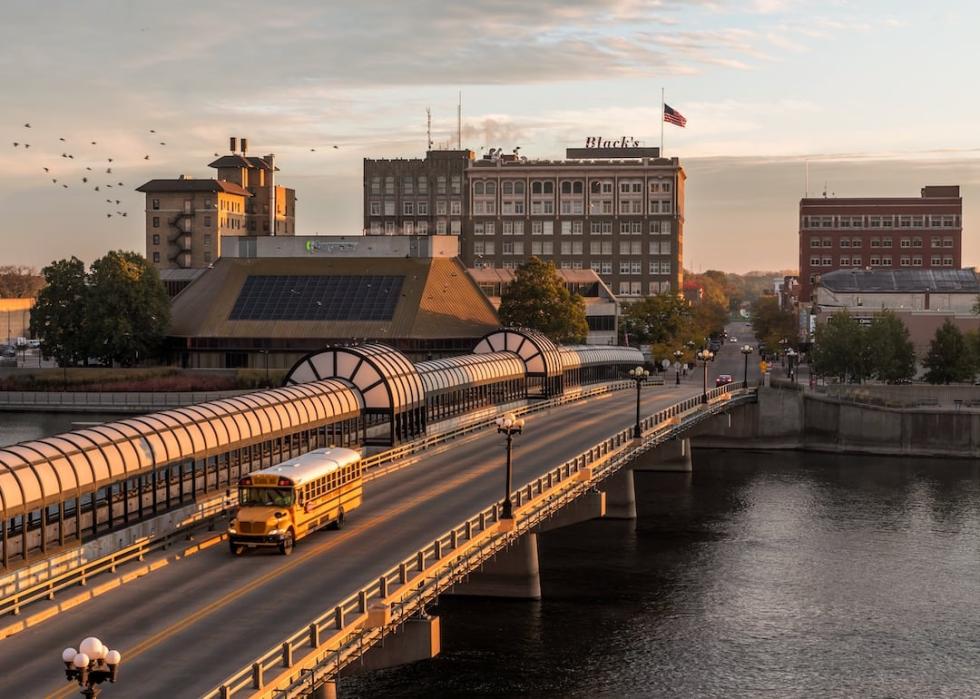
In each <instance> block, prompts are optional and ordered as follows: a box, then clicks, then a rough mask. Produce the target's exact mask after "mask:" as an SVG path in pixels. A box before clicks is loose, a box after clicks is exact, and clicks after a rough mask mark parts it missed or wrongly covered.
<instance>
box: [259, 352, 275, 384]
mask: <svg viewBox="0 0 980 699" xmlns="http://www.w3.org/2000/svg"><path fill="white" fill-rule="evenodd" d="M259 353H260V354H264V355H265V387H266V388H270V387H271V386H272V383H271V382H270V381H269V350H267V349H261V350H259Z"/></svg>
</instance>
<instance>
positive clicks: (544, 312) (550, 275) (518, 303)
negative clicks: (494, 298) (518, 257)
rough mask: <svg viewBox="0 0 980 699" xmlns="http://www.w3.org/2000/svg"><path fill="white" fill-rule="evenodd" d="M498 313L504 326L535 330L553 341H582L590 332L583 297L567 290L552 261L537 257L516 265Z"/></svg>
mask: <svg viewBox="0 0 980 699" xmlns="http://www.w3.org/2000/svg"><path fill="white" fill-rule="evenodd" d="M499 315H500V321H501V322H502V323H503V324H504V325H508V326H512V327H521V328H531V329H534V330H538V331H540V332H542V333H544V334H545V335H547V336H548V337H550V338H551V339H552V340H554V341H555V342H562V343H576V342H585V338H586V336H587V335H588V333H589V326H588V323H587V322H586V320H585V302H584V301H583V300H582V297H581V296H579V295H578V294H572V293H571V292H570V291H569V290H568V288H567V287H566V286H565V282H564V281H563V280H562V278H561V275H559V274H558V270H557V269H556V268H555V265H554V263H552V262H543V261H542V260H540V259H538V258H537V257H532V258H531V259H530V260H528V261H527V262H525V263H524V264H522V265H521V266H520V267H518V268H517V274H516V276H515V277H514V281H512V282H511V283H510V284H508V285H507V288H506V289H505V290H504V292H503V294H502V295H501V297H500V310H499Z"/></svg>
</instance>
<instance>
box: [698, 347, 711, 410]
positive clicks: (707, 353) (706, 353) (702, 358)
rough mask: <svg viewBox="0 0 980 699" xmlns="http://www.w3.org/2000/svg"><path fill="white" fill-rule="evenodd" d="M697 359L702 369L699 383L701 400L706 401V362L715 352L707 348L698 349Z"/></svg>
mask: <svg viewBox="0 0 980 699" xmlns="http://www.w3.org/2000/svg"><path fill="white" fill-rule="evenodd" d="M697 358H698V361H699V362H701V364H702V366H703V369H704V376H703V379H702V384H701V386H702V387H701V402H702V403H705V404H706V403H707V402H708V362H710V361H711V360H712V359H714V358H715V353H714V352H712V351H711V350H709V349H702V350H698V353H697Z"/></svg>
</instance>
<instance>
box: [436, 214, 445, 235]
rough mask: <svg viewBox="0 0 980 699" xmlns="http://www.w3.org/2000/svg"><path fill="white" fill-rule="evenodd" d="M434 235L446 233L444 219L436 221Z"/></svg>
mask: <svg viewBox="0 0 980 699" xmlns="http://www.w3.org/2000/svg"><path fill="white" fill-rule="evenodd" d="M436 235H446V219H443V218H441V219H439V220H438V221H436Z"/></svg>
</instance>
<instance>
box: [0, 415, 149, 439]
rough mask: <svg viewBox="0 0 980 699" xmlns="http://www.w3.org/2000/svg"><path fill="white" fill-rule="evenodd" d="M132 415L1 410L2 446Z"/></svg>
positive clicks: (0, 436) (0, 437)
mask: <svg viewBox="0 0 980 699" xmlns="http://www.w3.org/2000/svg"><path fill="white" fill-rule="evenodd" d="M125 417H132V415H119V414H112V413H56V412H48V413H14V412H10V413H8V412H0V446H6V445H8V444H14V443H15V442H24V441H27V440H28V439H40V438H41V437H49V436H51V435H53V434H58V433H59V432H68V431H69V430H75V429H79V428H81V427H84V426H86V425H90V424H94V423H99V422H106V421H108V420H120V419H122V418H125Z"/></svg>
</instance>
